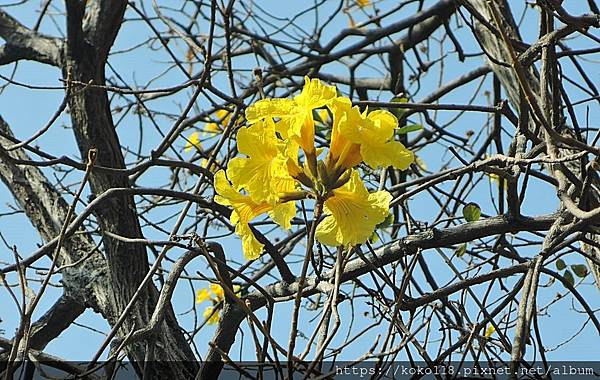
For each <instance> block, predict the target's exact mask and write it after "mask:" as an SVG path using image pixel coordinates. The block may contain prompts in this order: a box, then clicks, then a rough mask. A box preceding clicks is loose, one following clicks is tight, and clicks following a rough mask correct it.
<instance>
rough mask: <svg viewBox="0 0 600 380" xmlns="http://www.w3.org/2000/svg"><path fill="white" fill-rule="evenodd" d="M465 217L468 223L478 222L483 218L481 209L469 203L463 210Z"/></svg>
mask: <svg viewBox="0 0 600 380" xmlns="http://www.w3.org/2000/svg"><path fill="white" fill-rule="evenodd" d="M463 216H464V217H465V219H466V220H467V222H476V221H478V220H479V218H480V217H481V208H480V207H479V205H478V204H477V203H474V202H471V203H468V204H467V205H466V206H465V207H464V208H463Z"/></svg>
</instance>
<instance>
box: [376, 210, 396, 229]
mask: <svg viewBox="0 0 600 380" xmlns="http://www.w3.org/2000/svg"><path fill="white" fill-rule="evenodd" d="M393 223H394V214H392V213H391V212H390V213H389V214H388V216H386V217H385V219H384V220H383V222H381V223H379V224H378V225H377V227H375V228H387V227H389V226H391V225H392V224H393Z"/></svg>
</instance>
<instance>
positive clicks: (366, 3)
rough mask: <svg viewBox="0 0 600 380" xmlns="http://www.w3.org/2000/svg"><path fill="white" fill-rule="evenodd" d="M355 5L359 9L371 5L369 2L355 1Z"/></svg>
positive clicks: (367, 0)
mask: <svg viewBox="0 0 600 380" xmlns="http://www.w3.org/2000/svg"><path fill="white" fill-rule="evenodd" d="M356 4H358V6H359V7H361V8H362V7H366V6H367V5H370V4H371V1H370V0H356Z"/></svg>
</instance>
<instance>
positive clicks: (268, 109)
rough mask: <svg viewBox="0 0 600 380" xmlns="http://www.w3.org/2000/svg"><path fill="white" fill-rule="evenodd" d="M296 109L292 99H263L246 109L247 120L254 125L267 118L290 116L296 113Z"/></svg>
mask: <svg viewBox="0 0 600 380" xmlns="http://www.w3.org/2000/svg"><path fill="white" fill-rule="evenodd" d="M295 108H296V102H294V101H293V100H292V99H262V100H259V101H258V102H256V103H254V104H252V105H251V106H250V107H248V108H246V120H248V123H250V124H253V123H256V122H257V121H259V120H262V119H265V118H273V117H284V116H289V115H291V114H294V113H296V110H295Z"/></svg>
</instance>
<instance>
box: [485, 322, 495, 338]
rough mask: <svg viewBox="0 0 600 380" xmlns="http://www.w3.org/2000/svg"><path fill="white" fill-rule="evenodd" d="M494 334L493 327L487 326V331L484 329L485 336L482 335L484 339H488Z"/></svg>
mask: <svg viewBox="0 0 600 380" xmlns="http://www.w3.org/2000/svg"><path fill="white" fill-rule="evenodd" d="M495 332H496V328H495V327H494V325H489V326H488V327H487V329H485V334H484V335H485V337H486V338H489V337H491V336H492V334H493V333H495Z"/></svg>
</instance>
